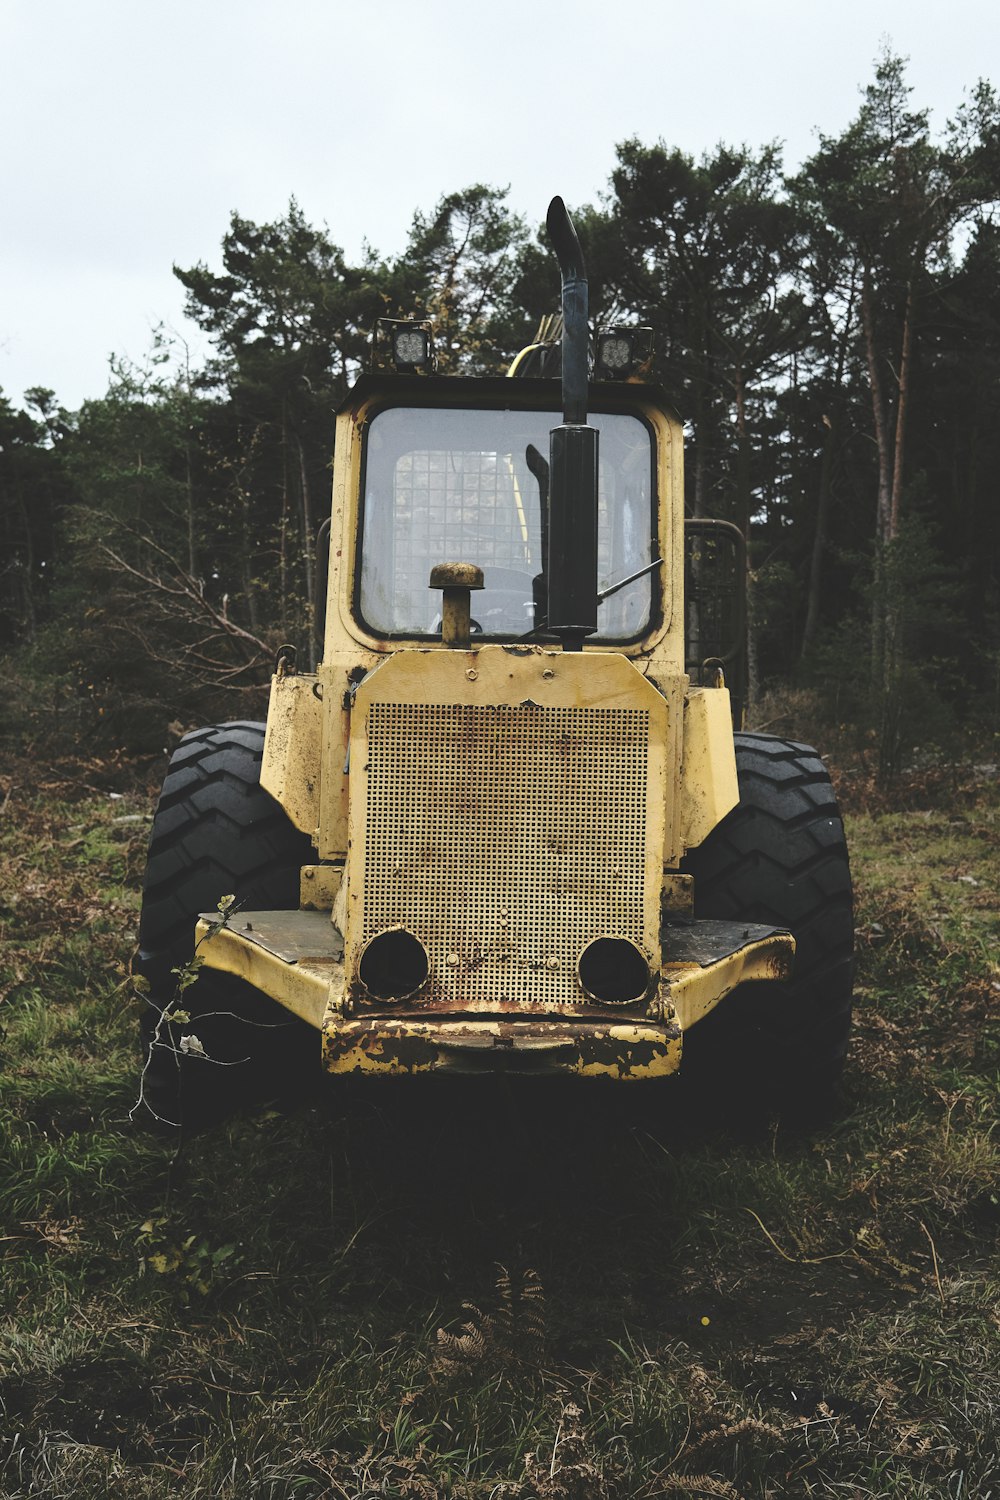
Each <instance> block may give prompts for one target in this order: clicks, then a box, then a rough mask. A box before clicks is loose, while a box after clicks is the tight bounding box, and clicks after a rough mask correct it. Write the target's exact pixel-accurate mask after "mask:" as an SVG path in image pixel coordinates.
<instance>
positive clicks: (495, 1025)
mask: <svg viewBox="0 0 1000 1500" xmlns="http://www.w3.org/2000/svg"><path fill="white" fill-rule="evenodd" d="M680 1057H681V1033H680V1027H679V1026H677V1025H676V1024H667V1025H651V1024H647V1023H645V1022H638V1023H632V1024H628V1023H622V1022H616V1023H610V1024H609V1023H608V1022H606V1021H605V1022H601V1023H595V1022H586V1021H583V1022H581V1021H561V1020H558V1019H547V1020H545V1021H524V1020H498V1019H496V1018H490V1019H488V1020H486V1019H479V1018H478V1017H477V1018H469V1019H468V1020H465V1019H463V1020H459V1021H445V1020H433V1021H431V1020H422V1019H416V1018H412V1017H407V1018H405V1019H403V1018H400V1019H393V1020H384V1019H381V1018H378V1017H371V1016H366V1017H365V1018H364V1019H361V1020H345V1019H344V1018H343V1017H331V1018H330V1019H329V1020H328V1021H327V1022H326V1023H325V1024H324V1027H323V1062H324V1065H325V1066H326V1068H327V1069H328V1070H329V1071H330V1072H331V1073H389V1074H405V1073H432V1072H444V1073H501V1072H503V1073H577V1074H582V1075H585V1076H588V1077H601V1076H604V1077H608V1078H656V1077H659V1076H662V1075H664V1074H667V1073H675V1072H676V1071H677V1069H678V1067H679V1066H680Z"/></svg>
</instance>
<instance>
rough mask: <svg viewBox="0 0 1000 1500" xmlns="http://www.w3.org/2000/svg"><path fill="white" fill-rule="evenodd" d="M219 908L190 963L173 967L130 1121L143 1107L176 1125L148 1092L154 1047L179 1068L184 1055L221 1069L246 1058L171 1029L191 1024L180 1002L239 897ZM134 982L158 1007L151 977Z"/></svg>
mask: <svg viewBox="0 0 1000 1500" xmlns="http://www.w3.org/2000/svg"><path fill="white" fill-rule="evenodd" d="M217 910H218V913H219V915H218V918H217V919H216V920H213V921H212V923H211V925H210V926H209V928H208V930H207V932H205V933H203V934H202V936H201V937H200V938H199V939H198V941H197V942H196V943H195V945H194V952H193V953H192V955H191V957H190V958H189V959H188V961H187V963H184V964H179V965H178V966H177V967H176V968H174V969H171V971H170V972H171V974H173V975H175V976H176V980H177V982H176V984H175V985H174V993H173V995H172V996H171V998H170V1000H169V1001H168V1002H167V1004H166V1005H164V1006H163V1007H162V1008H160V1010H159V1015H158V1016H157V1020H156V1027H155V1029H154V1031H153V1034H152V1036H151V1037H150V1039H149V1046H148V1047H147V1048H146V1056H145V1059H144V1061H143V1065H142V1072H141V1073H140V1075H139V1094H138V1097H137V1098H136V1101H135V1103H134V1104H133V1105H132V1108H131V1109H130V1110H129V1112H128V1117H129V1119H130V1120H134V1119H135V1117H136V1115H137V1113H138V1112H139V1111H140V1110H141V1109H145V1110H147V1111H148V1113H149V1114H150V1115H152V1117H153V1119H154V1120H156V1122H157V1124H160V1125H170V1126H174V1127H176V1126H177V1124H178V1121H176V1120H168V1119H166V1118H165V1116H163V1115H161V1114H159V1113H158V1112H157V1111H156V1110H155V1109H154V1108H153V1106H152V1104H151V1103H150V1101H149V1098H148V1096H147V1093H146V1079H147V1074H148V1072H149V1067H150V1064H151V1062H152V1059H153V1052H154V1049H155V1048H157V1047H165V1048H167V1049H168V1050H169V1051H170V1052H172V1053H173V1056H174V1061H175V1063H176V1065H177V1067H178V1068H179V1067H180V1065H181V1057H182V1056H183V1057H198V1058H202V1059H203V1060H204V1061H205V1062H206V1063H214V1064H215V1066H216V1067H220V1068H232V1067H238V1066H239V1065H240V1064H241V1063H242V1062H244V1061H245V1060H246V1059H244V1058H234V1059H233V1060H232V1061H225V1062H224V1061H223V1060H222V1059H221V1058H217V1057H210V1056H209V1054H208V1053H207V1052H206V1051H205V1047H204V1045H203V1043H202V1041H201V1038H200V1037H198V1036H197V1035H196V1034H195V1033H194V1032H188V1033H187V1034H186V1035H184V1036H182V1037H181V1038H180V1040H179V1041H177V1040H175V1038H174V1035H173V1032H172V1030H171V1028H172V1027H174V1026H188V1025H190V1023H191V1012H190V1011H189V1010H187V1009H185V1007H184V1006H183V1004H181V1003H180V1002H181V1001H182V999H183V996H184V994H185V992H186V991H187V990H189V989H190V988H191V986H192V985H193V984H195V983H196V982H197V980H198V977H199V975H200V973H201V970H202V968H203V967H204V963H205V956H204V954H203V953H202V952H201V949H202V948H203V947H204V945H205V944H206V943H209V942H211V940H212V939H213V938H214V937H215V936H216V934H217V933H219V932H221V931H222V929H223V928H224V927H228V926H229V924H230V922H231V921H232V919H233V917H235V915H236V913H237V912H238V910H239V907H238V906H237V904H236V897H235V896H223V897H221V898H220V900H219V903H218V907H217ZM133 985H134V988H135V990H136V991H137V992H138V994H140V995H141V996H142V998H143V1000H144V1001H145V1003H146V1004H147V1005H151V1006H153V1008H154V1009H155V1008H157V1007H156V1002H155V1000H153V999H152V997H151V994H150V990H151V986H150V983H149V980H148V979H147V978H146V976H145V975H144V974H136V975H134V976H133ZM211 1014H213V1015H215V1014H221V1012H212V1013H211Z"/></svg>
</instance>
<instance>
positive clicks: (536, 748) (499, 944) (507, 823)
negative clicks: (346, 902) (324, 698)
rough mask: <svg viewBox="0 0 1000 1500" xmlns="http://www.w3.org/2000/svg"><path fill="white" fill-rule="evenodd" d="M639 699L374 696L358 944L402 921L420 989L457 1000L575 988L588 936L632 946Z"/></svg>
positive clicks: (638, 933) (642, 829)
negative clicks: (417, 945)
mask: <svg viewBox="0 0 1000 1500" xmlns="http://www.w3.org/2000/svg"><path fill="white" fill-rule="evenodd" d="M648 754H649V714H648V712H647V711H646V710H644V709H625V708H544V707H538V706H537V705H534V704H530V703H527V704H522V705H518V706H496V705H492V706H491V705H486V706H480V705H465V704H427V705H413V704H405V703H373V704H372V705H371V706H370V708H369V714H368V775H367V783H368V787H367V809H366V814H367V824H366V833H365V857H364V921H363V932H362V938H361V941H362V946H363V944H364V943H365V942H367V941H368V940H369V939H370V938H371V937H373V936H374V935H375V934H376V933H377V932H380V931H382V930H384V929H385V928H387V927H392V926H395V925H397V924H398V925H400V926H402V927H405V928H407V929H408V930H409V931H410V932H412V933H414V934H415V936H417V937H418V938H419V939H420V941H421V942H422V943H423V944H424V946H425V947H426V949H427V952H428V956H429V959H430V980H429V984H428V989H427V994H426V999H427V1000H428V1001H431V1002H434V1003H438V1004H442V1005H445V1006H452V1007H454V1008H456V1009H471V1010H475V1009H480V1010H484V1009H491V1008H496V1007H503V1006H505V1005H506V1006H534V1005H538V1006H541V1007H545V1006H549V1007H552V1006H556V1007H558V1006H560V1005H567V1004H572V1003H579V1002H580V1001H581V1000H582V999H584V998H585V997H584V996H583V995H582V992H581V991H580V990H579V988H578V985H577V980H576V973H577V961H578V959H579V956H580V953H581V951H582V950H583V948H584V947H585V946H586V944H587V943H589V942H590V941H592V939H594V938H595V937H599V936H605V935H608V936H613V937H623V938H629V939H630V940H631V941H632V942H634V943H635V944H636V945H637V946H639V947H640V948H641V947H643V930H644V926H643V915H644V914H643V894H644V888H645V883H646V882H645V869H644V858H645V849H646V799H647V775H648Z"/></svg>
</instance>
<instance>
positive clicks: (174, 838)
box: [133, 721, 319, 1133]
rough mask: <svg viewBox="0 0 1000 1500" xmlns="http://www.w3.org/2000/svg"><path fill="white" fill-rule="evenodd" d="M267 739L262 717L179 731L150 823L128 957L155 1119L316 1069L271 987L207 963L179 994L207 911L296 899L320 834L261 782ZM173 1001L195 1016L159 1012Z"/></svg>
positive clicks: (208, 1118) (267, 1088)
mask: <svg viewBox="0 0 1000 1500" xmlns="http://www.w3.org/2000/svg"><path fill="white" fill-rule="evenodd" d="M263 749H264V725H263V724H258V723H253V722H246V721H238V722H233V723H228V724H220V725H218V726H216V727H214V728H209V729H198V730H195V731H194V732H193V733H192V734H188V735H185V737H184V739H183V740H182V741H181V743H180V745H179V746H178V747H177V749H176V750H175V751H174V753H173V755H172V756H171V758H170V764H169V766H168V768H167V775H166V779H165V780H164V783H163V790H162V792H161V795H160V800H159V803H158V805H157V808H156V813H155V816H154V819H153V828H152V833H151V835H150V842H149V854H148V859H147V864H146V877H145V882H144V886H143V897H142V913H141V917H140V921H139V951H138V953H137V954H136V956H135V958H134V960H133V972H134V973H135V974H136V975H138V976H140V978H141V979H142V980H144V981H145V984H144V985H143V986H142V991H143V993H142V999H143V1004H144V1012H143V1015H142V1018H141V1021H140V1040H141V1043H142V1049H143V1062H144V1066H143V1074H142V1105H143V1107H144V1109H145V1111H146V1113H147V1114H148V1116H150V1117H151V1118H152V1119H153V1120H154V1121H155V1122H157V1123H158V1124H160V1125H165V1126H172V1127H179V1128H183V1129H184V1130H185V1131H186V1132H188V1133H190V1132H191V1131H194V1130H200V1129H204V1128H205V1127H207V1126H209V1125H212V1124H215V1123H217V1122H218V1121H219V1120H221V1119H223V1118H224V1117H225V1116H226V1115H228V1114H231V1113H232V1112H233V1111H234V1110H235V1109H238V1108H240V1107H242V1106H247V1105H254V1104H259V1103H261V1102H263V1101H264V1100H266V1099H268V1098H271V1097H274V1096H275V1095H281V1094H282V1093H285V1092H287V1091H288V1090H289V1088H291V1087H294V1086H295V1084H296V1081H298V1080H301V1079H302V1078H303V1076H308V1075H309V1074H310V1073H311V1072H317V1071H318V1068H319V1040H318V1037H317V1035H316V1032H315V1031H314V1029H313V1028H312V1027H310V1026H307V1025H306V1024H305V1023H304V1022H302V1021H300V1020H298V1019H297V1018H296V1017H294V1016H291V1015H289V1013H288V1011H286V1010H285V1009H284V1008H283V1007H282V1006H280V1005H278V1004H277V1003H276V1002H275V1001H273V1000H271V999H270V998H269V997H268V996H266V995H262V994H261V993H260V992H259V991H257V990H255V989H253V988H252V986H250V985H248V984H246V983H245V981H243V980H240V979H237V978H235V977H234V976H233V975H230V974H224V973H222V972H220V971H219V970H214V969H208V968H204V969H202V971H201V973H200V974H199V976H198V978H197V980H196V982H195V983H194V984H192V985H191V986H190V987H189V988H187V989H185V990H184V992H183V994H181V993H179V989H178V976H177V975H176V974H175V973H174V972H173V971H174V970H175V969H178V968H183V966H184V965H186V964H188V963H189V962H190V960H191V958H192V956H193V953H194V926H195V922H196V921H197V918H198V916H199V914H200V913H201V912H211V911H215V910H216V909H217V908H218V904H219V902H220V900H221V899H222V898H223V897H224V896H234V897H235V898H236V899H235V905H236V906H237V907H242V908H249V909H252V910H253V909H266V910H286V911H288V910H293V909H295V908H296V907H297V906H298V903H299V870H300V868H301V866H302V865H303V864H306V863H307V862H308V861H309V860H310V858H311V857H312V844H311V843H310V841H309V839H308V838H307V837H306V836H305V835H304V834H302V833H300V832H299V831H298V830H297V829H296V828H295V827H294V826H293V825H292V823H291V822H290V821H289V819H288V818H287V816H286V815H285V813H284V812H283V810H282V809H281V808H280V807H279V805H278V804H277V803H276V802H275V801H274V799H273V798H272V797H271V796H270V794H269V793H268V792H266V791H265V790H264V789H263V787H262V786H261V785H260V766H261V759H262V755H263ZM172 1009H180V1010H182V1011H184V1012H187V1013H188V1014H189V1015H190V1018H191V1019H190V1021H188V1022H184V1023H183V1024H175V1023H171V1022H167V1021H165V1020H164V1019H163V1015H164V1012H167V1013H169V1012H170V1010H172ZM185 1038H195V1039H196V1040H195V1041H194V1042H193V1043H192V1042H191V1041H190V1040H189V1041H188V1042H187V1043H185ZM199 1045H200V1047H201V1048H203V1050H204V1054H205V1055H204V1056H202V1055H201V1054H200V1053H199V1052H198V1051H197V1048H198V1046H199ZM192 1046H193V1047H194V1049H195V1050H194V1051H192V1050H191V1048H192Z"/></svg>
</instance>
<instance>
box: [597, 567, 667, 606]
mask: <svg viewBox="0 0 1000 1500" xmlns="http://www.w3.org/2000/svg"><path fill="white" fill-rule="evenodd" d="M662 562H663V558H662V557H654V558H653V561H652V562H651V563H647V564H646V566H645V567H644V568H640V569H639V571H638V573H630V574H629V575H628V577H627V578H619V580H618V582H617V583H610V584H609V585H608V587H607V588H606V589H599V590H598V593H597V602H598V604H603V603H604V601H605V599H610V598H611V595H612V594H617V592H618V590H619V589H624V588H627V587H628V585H629V584H630V583H635V581H636V579H637V578H645V576H646V574H647V573H652V571H653V569H654V568H658V567H659V566H660V564H661V563H662Z"/></svg>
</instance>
